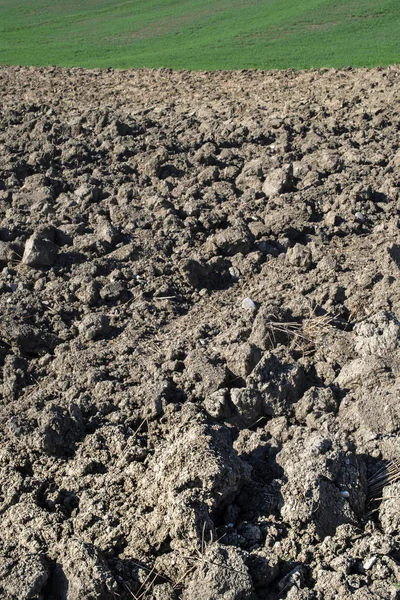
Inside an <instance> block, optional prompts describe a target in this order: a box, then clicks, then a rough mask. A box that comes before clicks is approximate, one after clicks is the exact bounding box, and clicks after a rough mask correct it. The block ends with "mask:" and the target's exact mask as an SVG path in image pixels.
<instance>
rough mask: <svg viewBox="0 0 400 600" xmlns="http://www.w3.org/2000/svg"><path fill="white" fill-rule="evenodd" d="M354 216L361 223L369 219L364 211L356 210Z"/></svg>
mask: <svg viewBox="0 0 400 600" xmlns="http://www.w3.org/2000/svg"><path fill="white" fill-rule="evenodd" d="M354 218H355V220H356V221H358V222H359V223H365V221H366V220H367V219H366V218H365V215H363V214H362V212H356V214H355V215H354Z"/></svg>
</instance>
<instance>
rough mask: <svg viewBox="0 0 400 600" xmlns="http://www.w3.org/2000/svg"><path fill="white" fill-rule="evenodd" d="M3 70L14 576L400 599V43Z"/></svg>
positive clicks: (62, 586)
mask: <svg viewBox="0 0 400 600" xmlns="http://www.w3.org/2000/svg"><path fill="white" fill-rule="evenodd" d="M0 91H1V95H0V215H1V224H0V269H1V271H0V311H1V322H0V363H1V372H2V380H1V387H0V392H1V403H0V423H1V428H0V463H1V473H0V483H1V488H0V515H1V516H0V531H1V536H0V597H1V598H2V599H4V600H25V599H33V598H36V599H41V600H48V599H50V600H87V599H89V600H103V599H104V600H108V599H114V598H118V599H122V600H129V599H132V598H134V599H136V600H145V599H148V598H154V599H155V600H172V599H175V600H178V599H179V598H180V599H182V600H212V599H223V600H278V599H279V600H280V599H284V598H287V599H290V600H295V599H296V600H313V599H316V600H329V599H332V600H333V599H335V600H344V599H347V598H349V597H354V598H356V599H357V600H364V599H365V600H367V599H376V598H381V599H385V600H386V599H389V598H392V599H394V598H396V597H398V593H399V592H398V590H397V588H396V587H395V585H394V584H395V583H396V582H398V581H400V572H399V566H398V563H399V557H400V554H399V552H400V546H399V541H400V538H399V534H400V517H399V515H400V494H399V490H400V487H399V485H400V484H399V483H398V482H396V481H395V479H396V476H397V474H398V473H399V469H398V468H397V466H396V464H393V463H390V461H391V460H393V459H396V458H397V457H399V453H400V440H399V431H400V402H399V392H400V356H399V347H400V320H399V319H400V286H399V275H400V273H399V268H400V229H399V225H400V219H399V201H400V147H399V136H400V112H399V111H400V108H399V103H398V98H399V96H400V68H398V67H393V68H388V69H377V70H358V71H355V70H342V71H332V70H322V71H310V72H300V73H295V72H277V73H274V72H246V71H245V72H236V73H230V72H219V73H190V72H172V71H168V70H165V71H164V70H161V71H152V70H138V71H120V72H116V71H111V70H108V71H85V70H79V69H70V70H62V69H58V68H48V69H33V68H0Z"/></svg>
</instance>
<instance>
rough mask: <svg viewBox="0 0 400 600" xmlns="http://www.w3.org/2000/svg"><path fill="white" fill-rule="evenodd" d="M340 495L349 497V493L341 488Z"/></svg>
mask: <svg viewBox="0 0 400 600" xmlns="http://www.w3.org/2000/svg"><path fill="white" fill-rule="evenodd" d="M340 495H341V496H342V498H350V494H349V492H348V491H347V490H343V492H340Z"/></svg>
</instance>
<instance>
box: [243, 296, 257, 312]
mask: <svg viewBox="0 0 400 600" xmlns="http://www.w3.org/2000/svg"><path fill="white" fill-rule="evenodd" d="M242 308H244V309H245V310H249V311H255V310H257V307H256V305H255V303H254V302H253V300H252V299H251V298H245V299H244V300H243V301H242Z"/></svg>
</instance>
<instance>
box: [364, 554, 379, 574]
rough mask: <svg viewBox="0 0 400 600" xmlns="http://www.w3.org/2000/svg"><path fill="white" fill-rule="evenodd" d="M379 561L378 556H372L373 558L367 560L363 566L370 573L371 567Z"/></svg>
mask: <svg viewBox="0 0 400 600" xmlns="http://www.w3.org/2000/svg"><path fill="white" fill-rule="evenodd" d="M377 560H378V558H377V557H376V556H371V558H369V559H368V560H366V561H365V563H364V564H363V567H364V569H365V570H366V571H368V570H369V569H370V568H371V567H373V566H374V564H375V563H376V561H377Z"/></svg>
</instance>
